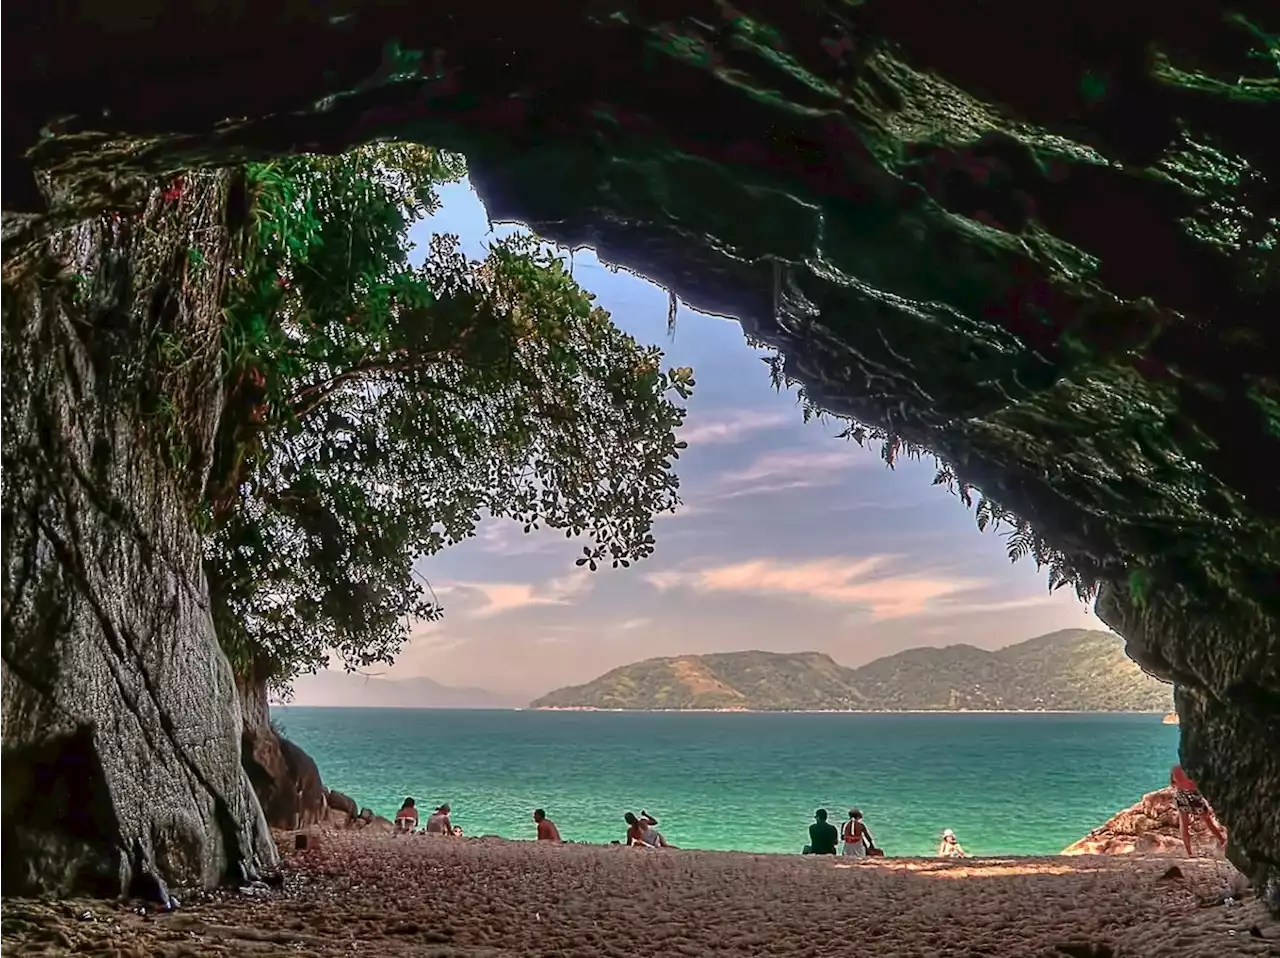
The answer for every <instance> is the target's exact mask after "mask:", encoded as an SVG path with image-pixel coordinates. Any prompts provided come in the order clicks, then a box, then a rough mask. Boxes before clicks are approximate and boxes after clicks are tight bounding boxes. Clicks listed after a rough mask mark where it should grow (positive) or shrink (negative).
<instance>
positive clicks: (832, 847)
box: [804, 808, 840, 855]
mask: <svg viewBox="0 0 1280 958" xmlns="http://www.w3.org/2000/svg"><path fill="white" fill-rule="evenodd" d="M813 818H814V822H813V824H812V825H810V826H809V844H808V845H806V846H804V854H806V855H834V854H835V853H836V844H837V843H838V842H839V841H840V833H839V832H837V831H836V827H835V826H834V825H832V824H831V823H830V822H829V821H827V810H826V809H825V808H820V809H818V810H817V811H816V812H814V813H813Z"/></svg>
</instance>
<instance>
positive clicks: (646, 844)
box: [622, 811, 671, 848]
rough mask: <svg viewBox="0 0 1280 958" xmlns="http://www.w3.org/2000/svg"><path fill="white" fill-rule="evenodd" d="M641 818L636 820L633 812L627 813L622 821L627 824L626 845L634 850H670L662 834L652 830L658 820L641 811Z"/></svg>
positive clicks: (654, 829)
mask: <svg viewBox="0 0 1280 958" xmlns="http://www.w3.org/2000/svg"><path fill="white" fill-rule="evenodd" d="M640 814H641V815H642V816H643V818H637V817H636V815H635V813H634V812H627V814H625V815H623V816H622V820H623V821H624V822H626V823H627V844H628V845H631V846H633V847H636V848H670V847H671V846H670V845H668V844H667V840H666V839H665V838H664V837H663V835H662V832H660V831H658V830H657V829H656V828H654V827H653V826H654V825H657V824H658V820H657V819H656V818H653V817H652V816H650V815H649V813H648V812H645V811H641V812H640Z"/></svg>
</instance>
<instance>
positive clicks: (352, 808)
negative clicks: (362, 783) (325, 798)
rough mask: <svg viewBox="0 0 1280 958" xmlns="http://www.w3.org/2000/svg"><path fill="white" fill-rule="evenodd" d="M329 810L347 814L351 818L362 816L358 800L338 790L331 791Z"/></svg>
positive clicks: (332, 789)
mask: <svg viewBox="0 0 1280 958" xmlns="http://www.w3.org/2000/svg"><path fill="white" fill-rule="evenodd" d="M329 808H330V809H331V810H333V811H339V812H345V813H346V814H347V816H348V817H350V818H355V817H357V816H358V815H359V814H360V810H359V808H358V807H357V805H356V800H355V799H354V798H352V797H351V796H349V795H344V794H343V793H342V792H340V791H338V790H337V789H336V788H331V789H329Z"/></svg>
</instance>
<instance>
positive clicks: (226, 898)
mask: <svg viewBox="0 0 1280 958" xmlns="http://www.w3.org/2000/svg"><path fill="white" fill-rule="evenodd" d="M286 840H287V844H286V849H285V857H286V863H287V869H286V881H285V884H284V887H283V888H278V889H266V888H257V889H251V890H250V893H249V894H244V893H241V892H240V891H237V890H236V889H228V890H226V891H224V892H218V893H214V894H207V895H200V896H195V897H192V898H189V899H188V900H186V901H185V902H184V904H183V907H182V908H181V909H180V910H179V911H178V912H176V913H173V914H168V915H148V916H145V917H143V916H139V915H136V914H134V913H132V912H131V911H129V909H128V907H127V906H126V905H123V904H116V903H106V902H100V901H97V902H94V901H69V902H58V903H41V902H33V901H26V900H8V901H5V903H4V910H3V935H4V954H6V955H9V954H15V955H17V954H24V955H25V954H43V955H65V954H68V953H74V954H79V955H92V956H107V955H112V956H119V958H134V956H137V958H143V956H152V955H156V956H173V958H177V956H193V958H194V956H200V955H227V956H231V955H246V956H299V955H302V956H308V955H310V956H324V958H329V956H338V955H342V956H353V955H356V956H360V955H369V956H377V958H401V956H411V955H412V956H424V958H428V956H429V958H500V956H502V958H505V956H545V958H552V956H556V958H560V956H565V958H595V956H605V958H639V956H668V955H674V956H681V955H685V956H698V955H715V956H748V955H751V956H756V955H779V956H789V958H817V956H826V955H850V954H858V953H867V954H876V955H896V956H957V958H976V956H984V955H991V956H1010V958H1017V956H1035V958H1043V956H1096V958H1102V956H1112V958H1120V956H1133V958H1158V956H1178V958H1193V956H1205V958H1218V956H1224V955H1276V954H1280V923H1277V922H1275V921H1274V920H1272V919H1270V918H1268V917H1267V915H1266V913H1265V911H1264V910H1263V909H1262V907H1261V905H1260V904H1259V903H1258V902H1256V901H1254V900H1248V901H1245V902H1242V903H1240V904H1237V905H1234V906H1224V905H1221V904H1218V905H1215V906H1207V907H1206V906H1202V905H1201V904H1200V903H1199V901H1200V899H1203V898H1207V897H1209V896H1214V895H1218V894H1220V893H1222V892H1223V891H1224V890H1225V889H1226V888H1228V885H1229V881H1230V877H1231V875H1232V873H1233V872H1232V869H1231V867H1230V866H1229V865H1227V864H1225V863H1223V862H1220V861H1176V860H1173V859H1170V858H1167V857H1161V858H1152V859H1143V858H1137V857H1133V856H1123V857H1107V858H1104V857H1089V856H1082V857H1073V858H1061V857H1059V858H1035V859H976V860H968V861H961V862H938V861H931V860H926V859H898V860H894V859H890V860H887V861H883V862H877V863H874V864H863V865H855V864H851V863H846V862H844V861H842V860H841V859H831V858H813V857H801V856H799V855H795V856H782V855H750V854H743V853H727V852H697V851H683V850H680V851H675V850H668V851H642V850H636V849H629V848H625V847H622V846H606V847H599V846H585V845H565V846H550V845H545V844H535V843H532V842H506V841H502V840H499V839H443V838H427V837H419V836H411V837H396V836H387V835H369V834H360V833H347V832H343V833H336V832H333V833H326V834H324V835H322V836H321V837H320V841H319V845H318V847H317V848H315V849H314V850H312V851H305V852H295V851H294V850H293V849H292V838H291V837H289V836H286V837H284V839H282V843H284V842H285V841H286ZM1171 865H1177V866H1178V868H1179V869H1180V870H1181V872H1182V876H1181V877H1180V878H1172V879H1163V878H1161V876H1162V874H1163V873H1165V872H1166V871H1167V870H1168V869H1169V868H1170V866H1171ZM86 913H87V914H86ZM1251 929H1253V930H1252V931H1251ZM1257 934H1261V935H1263V936H1265V937H1262V938H1259V937H1256V935H1257Z"/></svg>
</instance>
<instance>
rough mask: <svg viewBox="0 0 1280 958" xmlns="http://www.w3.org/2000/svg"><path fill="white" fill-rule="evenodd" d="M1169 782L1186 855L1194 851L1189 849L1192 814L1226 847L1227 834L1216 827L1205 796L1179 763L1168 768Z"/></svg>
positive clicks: (1216, 824)
mask: <svg viewBox="0 0 1280 958" xmlns="http://www.w3.org/2000/svg"><path fill="white" fill-rule="evenodd" d="M1169 784H1170V785H1172V786H1173V804H1174V807H1175V808H1177V810H1178V825H1179V827H1180V828H1181V831H1182V844H1183V846H1184V847H1185V848H1186V850H1187V857H1188V858H1194V857H1195V853H1194V852H1192V850H1191V816H1192V815H1195V816H1197V817H1198V818H1199V819H1200V821H1202V822H1204V824H1205V827H1206V828H1208V829H1209V831H1211V832H1213V836H1214V838H1216V839H1217V840H1218V844H1219V845H1221V846H1222V847H1223V848H1226V847H1227V836H1226V835H1224V834H1223V833H1222V829H1221V828H1219V827H1218V823H1217V821H1216V820H1215V819H1214V817H1213V809H1212V808H1210V807H1209V803H1208V802H1207V801H1205V797H1204V796H1203V795H1201V794H1200V788H1199V786H1197V785H1196V783H1195V780H1194V779H1193V778H1192V777H1191V776H1190V775H1188V774H1187V773H1186V772H1184V771H1183V770H1182V766H1181V765H1175V766H1173V768H1172V769H1171V770H1170V772H1169Z"/></svg>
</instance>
